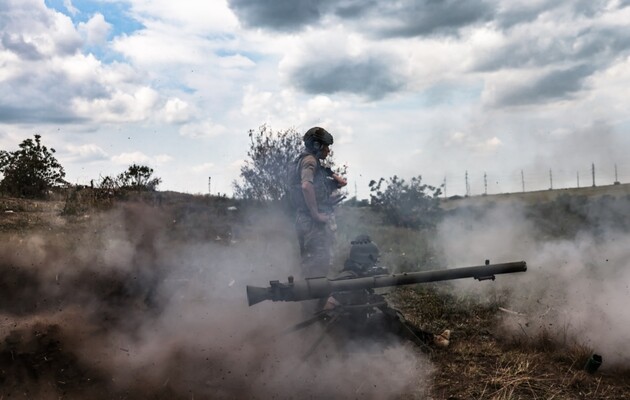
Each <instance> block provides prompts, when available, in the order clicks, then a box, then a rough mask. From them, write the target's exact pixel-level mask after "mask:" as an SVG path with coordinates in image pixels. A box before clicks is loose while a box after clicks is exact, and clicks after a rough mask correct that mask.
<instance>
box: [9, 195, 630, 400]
mask: <svg viewBox="0 0 630 400" xmlns="http://www.w3.org/2000/svg"><path fill="white" fill-rule="evenodd" d="M587 189H588V190H589V192H586V190H587ZM596 189H597V190H596ZM593 190H595V192H593ZM627 190H628V186H627V185H618V186H611V187H603V188H595V189H593V188H585V189H584V190H582V189H580V191H577V192H575V191H571V192H562V191H553V192H554V193H546V192H544V193H543V192H535V193H530V194H527V193H526V194H519V195H498V196H479V197H473V198H467V199H461V200H449V201H448V203H447V204H445V209H446V210H447V214H446V216H445V219H444V221H443V222H442V223H441V224H440V225H439V226H438V227H437V228H436V229H435V230H430V231H416V230H410V229H403V228H396V227H392V226H388V225H387V224H386V223H385V222H384V221H383V219H382V218H381V217H380V216H379V215H375V214H373V213H372V212H371V211H370V210H369V209H367V208H353V207H343V206H342V207H340V208H339V210H338V212H337V216H338V225H339V230H338V241H337V248H336V254H337V255H336V265H341V263H342V262H343V259H344V258H345V255H346V254H347V252H348V248H349V241H350V240H351V239H352V238H354V237H355V236H356V235H357V234H360V233H368V234H369V235H370V236H371V237H372V238H373V240H374V241H375V242H376V243H378V245H379V247H380V249H381V251H382V263H383V264H384V265H387V266H388V267H389V268H390V269H392V270H393V271H415V270H423V269H434V268H444V267H462V266H468V265H479V264H482V263H483V260H485V259H486V258H490V259H491V260H492V261H493V262H503V261H517V260H521V259H524V260H526V261H527V262H528V264H529V270H528V271H527V272H526V273H524V274H518V275H517V274H515V275H514V276H509V277H503V276H500V277H497V280H496V281H494V282H491V281H484V282H476V281H472V280H470V281H461V282H460V281H456V282H445V283H439V284H438V283H436V284H429V285H422V286H417V287H415V286H412V287H404V288H398V289H396V290H393V291H392V292H391V293H390V294H389V295H388V297H389V298H390V301H391V302H392V304H395V305H396V306H397V307H398V308H399V309H400V310H401V311H402V312H403V313H404V315H405V316H406V317H407V319H408V320H409V321H411V322H412V323H413V324H415V325H417V326H419V327H422V328H424V329H427V330H430V331H433V332H441V331H442V330H443V329H450V330H452V336H451V341H450V346H449V347H447V348H445V349H437V348H435V349H429V350H426V349H424V351H421V350H420V349H417V348H414V347H413V346H409V345H408V344H406V343H402V344H388V345H387V346H383V347H380V348H377V349H376V350H375V349H374V348H372V347H371V346H370V345H368V344H362V347H361V349H360V351H354V352H351V353H349V354H338V353H337V352H336V350H335V348H334V347H326V346H324V347H322V350H321V351H319V352H318V353H317V356H316V357H314V358H311V359H309V360H308V361H304V360H303V359H301V358H300V354H301V353H303V350H304V349H305V348H306V347H308V346H309V344H310V343H313V341H314V340H315V339H316V337H317V335H318V334H319V333H320V332H318V330H319V329H320V328H319V327H316V326H314V327H312V328H311V329H308V330H304V332H299V333H295V334H291V335H286V334H283V333H282V332H283V331H284V330H285V329H286V328H287V327H289V326H291V325H293V324H295V323H297V322H300V321H301V320H302V319H303V318H304V317H303V313H302V308H301V306H300V305H298V304H294V303H270V304H260V305H257V306H255V307H251V308H250V307H247V305H246V301H245V285H248V284H253V285H256V286H263V285H265V284H266V283H267V282H268V281H269V280H271V279H280V280H284V279H285V278H286V276H288V275H289V274H294V273H295V272H296V265H297V263H298V254H297V249H296V243H295V238H294V234H293V228H292V224H291V220H290V218H289V217H288V216H286V215H284V214H283V213H282V212H280V211H278V210H272V209H269V208H266V207H263V206H261V205H256V204H245V203H239V202H235V201H233V200H230V199H226V198H214V197H208V196H191V195H184V194H177V193H157V194H144V195H140V196H131V197H129V198H127V199H126V200H125V201H118V200H113V199H108V198H102V197H99V196H96V195H95V194H94V193H90V192H83V193H79V194H76V193H75V194H74V195H71V194H68V195H65V194H61V195H57V197H56V199H52V200H48V201H26V200H22V199H12V198H0V213H2V214H1V215H0V238H1V239H2V240H1V241H0V243H1V244H0V269H1V270H2V274H1V275H0V276H1V277H0V290H1V291H2V293H3V298H4V300H3V302H2V305H1V306H0V335H2V340H1V342H0V343H1V344H0V395H1V396H2V398H33V399H35V398H37V399H48V398H50V399H53V398H54V399H58V398H66V399H84V398H91V399H192V398H195V399H200V398H207V399H215V398H262V399H267V398H375V399H380V398H401V399H409V398H419V399H425V398H431V399H551V398H554V399H582V398H583V399H622V398H628V397H630V394H629V393H630V378H628V377H629V376H630V375H629V372H630V369H629V368H628V366H629V365H630V355H627V354H625V353H624V352H625V346H624V345H625V343H627V339H630V338H629V337H628V330H627V326H628V325H627V324H628V322H629V321H628V320H627V318H628V317H626V315H627V313H625V308H624V307H625V303H626V300H627V294H628V293H627V285H626V284H625V283H622V284H621V283H620V282H628V280H627V279H626V278H630V277H628V275H627V273H626V272H625V271H626V270H628V268H627V266H628V262H627V259H628V257H627V256H628V254H627V252H628V250H626V249H625V247H626V246H625V244H626V243H627V239H628V229H627V227H628V226H629V225H628V221H627V218H628V217H627V215H630V213H627V212H626V211H627V210H628V209H629V208H630V206H629V205H628V194H627ZM555 192H557V193H555ZM514 198H518V201H514ZM602 268H605V270H606V272H605V273H602ZM595 352H596V353H598V354H602V355H603V359H604V361H603V364H602V366H601V368H600V369H599V370H598V371H597V372H595V373H593V374H589V373H587V372H585V371H584V368H583V367H584V365H585V363H586V361H587V360H588V358H589V357H590V356H591V355H592V354H593V353H595Z"/></svg>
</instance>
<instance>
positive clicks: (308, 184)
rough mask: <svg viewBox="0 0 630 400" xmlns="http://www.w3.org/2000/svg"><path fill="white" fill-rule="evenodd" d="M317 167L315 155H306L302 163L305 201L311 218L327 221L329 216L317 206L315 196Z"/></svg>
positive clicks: (301, 175) (322, 221) (302, 183)
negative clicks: (314, 183) (314, 182)
mask: <svg viewBox="0 0 630 400" xmlns="http://www.w3.org/2000/svg"><path fill="white" fill-rule="evenodd" d="M315 168H317V160H316V159H315V157H312V156H307V157H304V159H303V160H302V163H301V165H300V179H301V186H302V195H303V196H304V203H305V204H306V207H307V208H308V211H309V213H310V214H311V218H313V219H314V220H315V221H318V222H321V223H326V222H328V216H327V215H326V214H323V213H320V212H319V208H318V207H317V197H316V196H315V186H314V185H313V179H314V177H315Z"/></svg>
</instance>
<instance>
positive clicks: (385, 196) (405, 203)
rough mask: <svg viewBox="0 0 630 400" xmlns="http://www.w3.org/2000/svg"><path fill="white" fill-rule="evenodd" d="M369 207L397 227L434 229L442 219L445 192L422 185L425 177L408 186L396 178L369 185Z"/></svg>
mask: <svg viewBox="0 0 630 400" xmlns="http://www.w3.org/2000/svg"><path fill="white" fill-rule="evenodd" d="M370 192H371V193H370V204H371V206H372V208H373V209H374V210H376V211H378V212H380V213H382V214H383V215H384V217H385V221H386V222H388V223H391V224H393V225H396V226H402V227H407V228H414V229H422V228H431V227H434V226H435V224H436V223H437V221H438V220H439V218H440V217H441V216H442V211H441V209H440V202H439V196H440V194H441V193H442V189H441V188H439V187H435V186H430V185H427V184H424V183H422V176H417V177H413V178H411V181H410V182H409V183H407V182H406V181H405V180H404V179H401V178H398V177H397V176H396V175H394V176H393V177H391V178H389V179H388V180H385V179H384V178H381V179H380V180H379V181H378V182H376V181H371V182H370Z"/></svg>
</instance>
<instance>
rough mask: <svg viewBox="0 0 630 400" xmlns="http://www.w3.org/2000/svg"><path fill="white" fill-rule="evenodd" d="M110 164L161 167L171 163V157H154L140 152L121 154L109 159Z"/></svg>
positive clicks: (162, 155) (160, 155)
mask: <svg viewBox="0 0 630 400" xmlns="http://www.w3.org/2000/svg"><path fill="white" fill-rule="evenodd" d="M111 160H112V162H114V163H115V164H119V165H131V164H148V165H163V164H166V163H169V162H171V161H173V157H172V156H170V155H168V154H158V155H156V156H149V155H147V154H145V153H143V152H141V151H134V152H131V153H121V154H119V155H116V156H113V157H112V158H111Z"/></svg>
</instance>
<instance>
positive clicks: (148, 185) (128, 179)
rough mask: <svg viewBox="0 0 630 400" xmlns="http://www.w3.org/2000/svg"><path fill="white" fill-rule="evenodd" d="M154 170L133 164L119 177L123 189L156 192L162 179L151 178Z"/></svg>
mask: <svg viewBox="0 0 630 400" xmlns="http://www.w3.org/2000/svg"><path fill="white" fill-rule="evenodd" d="M151 175H153V168H149V167H147V166H146V165H137V164H132V165H130V166H129V168H128V169H127V171H125V172H123V173H121V174H120V175H118V178H117V179H118V181H119V182H120V187H121V189H130V190H141V191H145V190H148V191H154V190H155V189H157V187H158V185H159V184H160V183H162V179H160V178H151Z"/></svg>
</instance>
